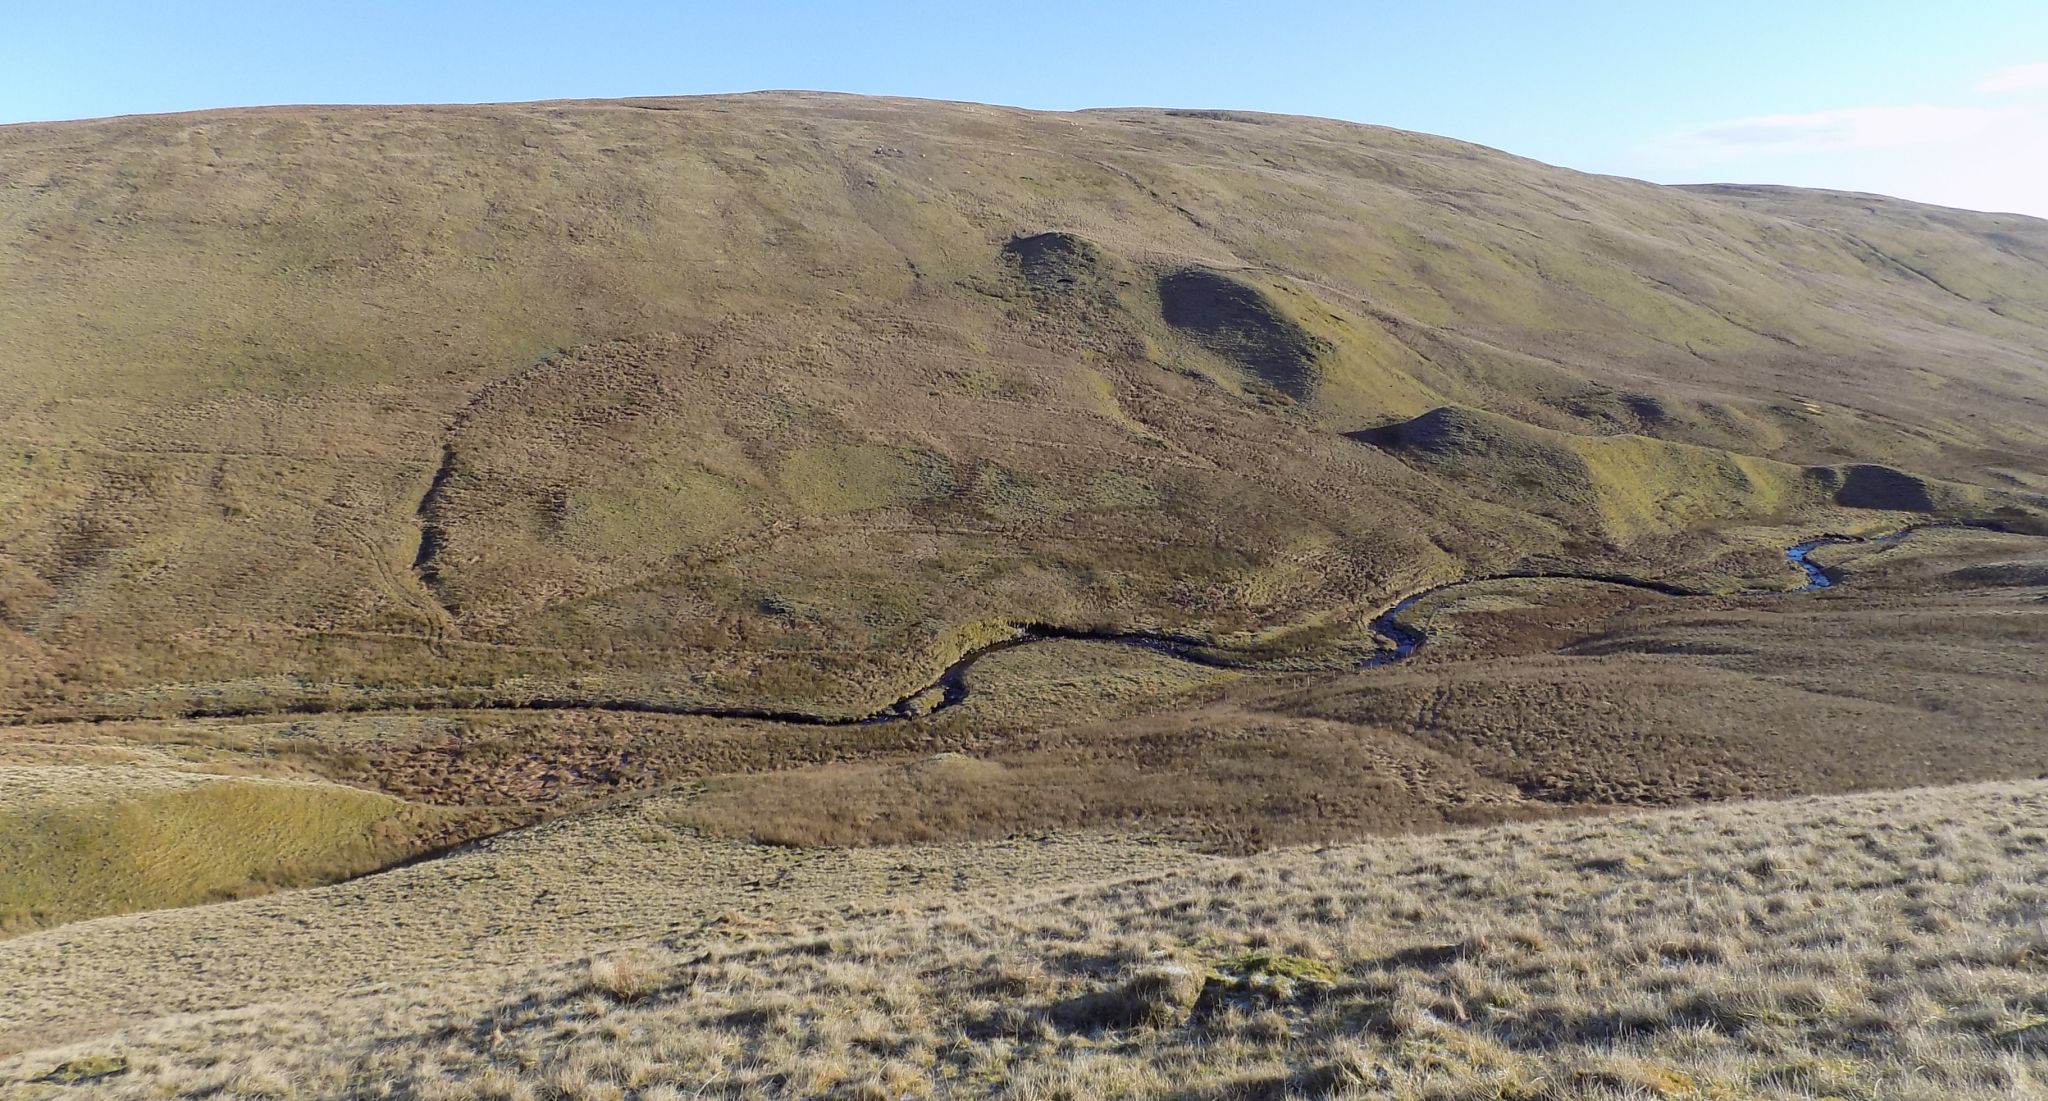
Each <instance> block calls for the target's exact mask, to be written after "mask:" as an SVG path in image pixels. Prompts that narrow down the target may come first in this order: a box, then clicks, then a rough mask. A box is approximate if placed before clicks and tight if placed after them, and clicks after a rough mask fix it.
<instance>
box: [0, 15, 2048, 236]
mask: <svg viewBox="0 0 2048 1101" xmlns="http://www.w3.org/2000/svg"><path fill="white" fill-rule="evenodd" d="M8 7H10V8H13V9H15V10H10V11H7V12H6V13H5V17H4V27H0V122H19V121H31V120H44V119H59V118H80V117H89V116H96V115H109V114H126V113H134V112H152V111H173V110H186V109H193V108H202V107H220V106H234V105H245V104H267V103H359V102H367V103H409V102H449V101H460V102H468V101H479V100H525V99H546V98H560V97H595V96H627V95H672V94H688V93H698V92H729V91H745V90H752V89H760V88H819V89H828V90H834V91H849V92H872V93H885V94H893V95H908V96H926V97H933V98H941V99H969V100H980V101H985V102H993V103H1006V104H1015V105H1018V106H1025V107H1039V108H1051V109H1067V108H1077V107H1099V106H1128V105H1139V104H1142V105H1172V106H1212V107H1236V108H1246V109H1255V110H1268V111H1282V112H1291V113H1299V114H1314V115H1328V116H1332V117H1336V118H1345V119H1352V120H1356V121H1359V122H1372V123H1380V124H1384V125H1390V126H1399V127H1403V128H1407V129H1412V130H1423V131H1428V132H1431V133H1438V134H1446V135H1449V136H1452V137H1457V138H1463V139H1466V140H1469V141H1476V142H1481V143H1484V144H1487V145H1493V146H1498V147H1500V148H1503V149H1506V150H1509V151H1510V152H1515V153H1520V154H1524V155H1527V156H1532V157H1537V158H1539V159H1542V160H1546V161H1550V162H1553V163H1557V164H1563V165H1568V166H1570V167H1573V168H1580V169H1585V170H1588V171H1597V172H1615V173H1621V174H1625V175H1632V176H1642V177H1646V178H1649V179H1655V180H1660V181H1666V182H1685V181H1700V180H1738V181H1744V182H1776V183H1793V184H1803V185H1808V186H1821V187H1838V188H1848V189H1854V190H1869V191H1880V192H1885V193H1889V194H1898V195H1904V196H1906V197H1908V198H1915V199H1922V200H1926V201H1930V202H1941V203H1948V204H1952V205H1958V206H1969V207H1976V208H1980V209H2001V210H2018V211H2023V212H2026V213H2032V214H2037V215H2041V216H2048V2H2044V0H2012V2H2005V0H1980V2H1974V3H1972V2H1967V0H1955V2H1954V3H1947V4H1940V3H1933V2H1930V0H1918V2H1891V0H1874V2H1864V3H1848V2H1839V3H1838V2H1820V0H1804V2H1802V0H1790V2H1783V0H1781V2H1779V3H1751V2H1747V0H1726V2H1721V3H1714V4H1685V5H1680V4H1675V3H1664V2H1662V0H1638V2H1634V3H1618V2H1605V0H1589V2H1582V3H1577V4H1564V3H1548V4H1546V3H1536V2H1529V3H1442V4H1430V3H1422V2H1408V3H1340V2H1314V3H1285V2H1283V0H1263V2H1257V0H1235V2H1228V3H1223V2H1212V0H1182V2H1177V3H1154V2H1132V3H1076V2H1068V0H1040V2H1037V3H1028V4H999V3H971V2H970V3H961V2H957V0H956V2H953V3H943V4H940V3H899V4H889V5H883V4H868V5H855V4H824V3H796V2H787V0H721V2H719V3H716V4H687V3H668V4H664V3H655V2H651V0H640V2H615V3H605V2H602V0H594V2H591V3H587V4H580V5H570V4H540V3H530V2H522V0H504V2H500V3H488V4H487V3H434V2H431V0H418V2H412V3H398V2H386V0H363V2H357V3H346V4H343V3H322V2H317V0H308V2H302V3H279V2H276V0H265V2H261V3H257V2H248V0H218V2H212V3H194V2H185V3H180V2H176V0H158V2H155V3H140V2H128V3H114V2H107V0H71V2H59V3H30V2H28V0H21V2H20V3H19V4H11V5H8Z"/></svg>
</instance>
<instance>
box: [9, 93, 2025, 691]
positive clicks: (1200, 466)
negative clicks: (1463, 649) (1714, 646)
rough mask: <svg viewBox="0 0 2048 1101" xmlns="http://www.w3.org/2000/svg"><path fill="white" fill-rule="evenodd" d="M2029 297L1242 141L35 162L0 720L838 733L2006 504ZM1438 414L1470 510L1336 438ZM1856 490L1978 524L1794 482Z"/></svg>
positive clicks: (1504, 163) (933, 140) (833, 122)
mask: <svg viewBox="0 0 2048 1101" xmlns="http://www.w3.org/2000/svg"><path fill="white" fill-rule="evenodd" d="M2044 260H2048V229H2044V227H2043V224H2042V223H2040V222H2038V221H2034V220H2030V219H2026V218H2019V217H2011V216H1994V215H1976V214H1967V213H1963V212H1956V211H1941V210H1935V209H1932V208H1926V207H1919V206H1914V205H1912V204H1905V203H1896V202H1889V201H1871V202H1861V201H1858V200H1851V199H1848V198H1844V197H1839V196H1826V195H1818V194H1813V193H1804V192H1768V191H1739V192H1727V191H1711V190H1687V189H1672V188H1660V187H1655V186H1651V185H1648V184H1642V183H1638V182H1633V181H1627V180H1618V179H1611V178H1604V177H1593V176H1585V175H1580V174H1577V173H1572V172H1567V171H1563V170H1560V169H1555V168H1551V167H1547V166H1544V165H1540V164H1536V163H1534V162H1530V161H1526V160H1521V159H1518V158H1515V157H1512V156H1509V155H1506V154H1503V153H1500V152H1496V151H1493V150H1488V149H1482V148H1479V147H1475V146H1470V145H1465V144H1461V143H1458V142H1455V141H1450V140H1446V139H1442V138H1433V137H1427V136H1423V135H1417V134H1408V133H1402V132H1398V131H1392V130H1385V129H1379V128H1374V127H1368V126H1357V125H1350V124H1344V123H1337V122H1331V121H1325V120H1315V119H1302V118H1284V117H1277V116H1266V115H1249V114H1237V113H1231V112H1184V111H1180V112H1177V111H1152V110H1113V111H1096V112H1083V113H1077V114H1042V113H1031V112H1024V111H1015V110H1007V109H1000V108H993V107H982V106H976V105H969V104H941V103H920V102H913V101H903V100H877V99H861V98H855V97H841V96H821V95H802V94H772V95H756V96H740V97H718V98H704V99H665V100H642V101H632V102H618V103H608V102H587V103H546V104H529V105H502V106H471V107H416V108H386V107H378V108H279V109H265V110H249V111H227V112H214V113H207V114H197V115H179V116H163V117H148V118H124V119H111V120H101V121H92V122H78V123H63V124H50V125H30V126H14V127H7V128H0V440H4V441H6V442H5V444H4V446H0V657H4V659H5V660H4V661H0V707H4V708H6V709H7V710H10V711H14V712H26V713H33V714H38V715H44V714H80V713H89V714H96V715H99V714H104V715H155V714H166V713H175V712H179V711H189V710H192V709H197V708H211V709H223V708H226V709H245V710H254V711H264V710H275V709H278V708H282V707H287V706H292V707H301V708H303V707H316V708H317V707H323V706H330V705H333V704H337V703H351V702H353V703H364V702H375V701H379V700H384V701H392V702H402V703H419V704H425V705H435V704H440V703H447V702H451V701H455V700H459V699H465V698H466V699H477V698H481V697H484V696H495V697H499V698H513V699H518V698H531V697H534V696H563V695H574V694H583V695H593V694H611V695H617V696H626V697H632V698H639V699H658V700H667V701H671V702H676V701H681V702H716V703H734V702H743V703H760V704H773V705H778V706H792V707H804V708H810V709H814V710H820V711H831V712H835V713H841V714H847V713H859V712H860V711H863V710H865V709H867V708H870V707H873V706H875V705H877V704H879V703H882V702H885V701H887V700H889V699H891V698H893V697H894V696H895V695H897V694H899V693H901V692H903V691H907V690H909V689H910V688H912V687H914V686H915V685H916V684H918V683H919V682H920V681H921V680H922V678H924V677H928V676H929V675H930V672H931V671H932V669H933V668H934V667H935V666H936V665H938V664H939V663H941V662H943V661H944V660H946V659H948V658H950V657H952V656H954V655H956V654H957V653H958V652H959V650H960V649H961V648H962V647H963V646H964V645H967V644H969V643H970V642H971V641H972V640H975V639H981V638H986V637H990V636H991V634H992V633H993V632H999V631H1000V629H1001V627H1002V625H1004V624H1008V623H1015V622H1020V621H1041V622H1056V623H1066V624H1074V625H1096V624H1115V625H1151V626H1171V627H1175V628H1178V629H1182V630H1186V631H1190V632H1195V633H1204V634H1211V635H1215V636H1218V637H1219V638H1227V637H1234V636H1246V637H1249V636H1251V635H1256V634H1257V633H1259V632H1262V631H1270V630H1273V629H1277V628H1282V627H1286V626H1289V625H1299V624H1303V623H1307V622H1311V621H1314V620H1316V619H1317V618H1318V617H1324V616H1327V615H1329V614H1331V612H1332V609H1338V610H1342V609H1346V608H1353V607H1369V606H1373V605H1376V604H1382V603H1384V602H1385V600H1386V599H1387V598H1389V597H1391V596H1393V595H1395V594H1396V593H1398V592H1400V591H1402V590H1403V588H1404V587H1406V586H1410V585H1412V584H1414V583H1415V582H1417V581H1428V580H1438V579H1442V578H1444V577H1446V576H1449V575H1454V574H1456V573H1459V572H1464V571H1483V570H1498V569H1502V568H1508V567H1511V566H1513V565H1514V564H1515V563H1516V562H1518V561H1520V560H1522V559H1523V558H1525V557H1527V556H1530V555H1542V556H1550V557H1558V556H1564V557H1570V558H1574V559H1576V560H1579V561H1580V562H1581V564H1583V565H1590V564H1592V563H1593V562H1594V561H1595V560H1597V561H1598V564H1599V565H1600V566H1601V567H1602V568H1613V569H1624V568H1628V569H1645V570H1647V569H1652V568H1665V567H1668V566H1672V565H1682V564H1683V563H1684V562H1686V561H1689V560H1692V559H1696V558H1699V557H1701V556H1707V555H1713V554H1718V553H1720V552H1721V551H1723V550H1726V549H1727V546H1726V544H1727V543H1728V542H1729V541H1730V540H1731V539H1734V538H1735V537H1732V536H1728V535H1725V534H1724V533H1721V532H1718V531H1717V530H1716V528H1717V526H1718V525H1722V524H1724V523H1727V522H1729V521H1731V520H1741V519H1756V518H1757V517H1758V516H1759V514H1771V516H1772V518H1773V519H1775V520H1781V521H1783V522H1785V523H1787V524H1791V523H1795V522H1798V521H1801V520H1807V521H1810V522H1813V523H1820V522H1822V517H1821V516H1820V515H1819V514H1818V512H1817V511H1816V510H1825V509H1834V508H1838V507H1853V508H1861V509H1866V510H1880V511H1885V512H1890V511H1893V510H1895V509H1898V508H1901V507H1903V508H1906V509H1909V510H1910V509H1917V510H1919V511H1920V514H1923V515H1924V514H1927V513H1930V512H1932V513H1952V512H1961V513H1968V514H1971V515H1978V516H1982V515H1991V514H1997V513H1999V512H2000V510H2005V511H2006V512H2008V513H2011V514H2012V515H2014V516H2016V517H2018V518H2020V519H2025V518H2027V517H2030V516H2034V515H2036V514H2038V512H2039V510H2040V500H2041V495H2042V494H2043V492H2044V491H2048V458H2044V456H2048V429H2044V427H2043V425H2044V423H2048V418H2044V415H2043V406H2042V402H2043V400H2044V399H2043V397H2042V394H2043V375H2042V371H2043V368H2042V363H2043V358H2044V357H2043V351H2044V348H2048V338H2044V330H2043V326H2044V324H2048V322H2044V317H2048V275H2044V272H2048V267H2044ZM1446 408H1449V409H1454V410H1469V411H1471V414H1470V415H1472V416H1474V417H1492V418H1495V420H1492V421H1487V422H1485V423H1489V424H1498V425H1500V426H1502V429H1501V431H1499V432H1495V433H1492V434H1491V435H1489V436H1488V437H1487V439H1488V441H1489V442H1490V443H1498V444H1500V445H1501V446H1500V447H1499V448H1498V449H1495V450H1491V451H1487V452H1485V453H1483V454H1474V455H1471V456H1468V460H1469V461H1468V462H1467V463H1466V465H1467V466H1469V468H1470V470H1471V471H1472V472H1473V477H1471V478H1465V477H1459V476H1452V475H1453V474H1455V473H1456V472H1452V471H1446V470H1441V469H1434V468H1432V467H1431V466H1430V465H1429V464H1427V463H1423V464H1411V463H1410V462H1409V461H1407V460H1406V457H1404V456H1402V455H1398V454H1390V453H1387V452H1384V451H1382V450H1381V449H1379V448H1375V447H1371V446H1363V445H1361V444H1360V443H1358V442H1357V441H1356V440H1354V439H1351V438H1347V436H1346V435H1345V434H1346V433H1357V432H1360V431H1366V430H1373V429H1378V428H1383V427H1385V426H1387V425H1393V424H1400V423H1413V422H1414V419H1415V418H1418V417H1424V416H1432V415H1435V414H1432V412H1431V411H1432V410H1443V409H1446ZM1546 433H1548V434H1546ZM1530 440H1540V441H1542V443H1541V445H1540V446H1536V445H1529V446H1524V444H1527V443H1528V441H1530ZM1516 441H1521V442H1520V443H1518V442H1516ZM1666 445H1668V446H1666ZM1552 460H1558V461H1559V462H1562V464H1563V465H1561V466H1560V465H1557V463H1553V462H1552ZM1859 466H1876V467H1883V468H1886V469H1890V470H1894V471H1898V472H1900V474H1901V476H1902V477H1905V478H1909V479H1914V480H1918V481H1921V482H1925V483H1926V484H1928V485H1933V484H1935V483H1937V482H1945V483H1958V484H1967V485H1968V486H1969V487H1970V489H1969V491H1968V493H1967V494H1962V495H1961V496H1958V495H1957V494H1955V493H1946V492H1944V493H1936V494H1932V495H1931V496H1924V497H1923V496H1919V495H1911V494H1908V495H1904V496H1900V495H1897V494H1889V493H1877V494H1866V495H1857V494H1850V495H1849V499H1846V500H1845V499H1843V498H1842V497H1841V496H1840V495H1839V494H1831V493H1828V492H1821V491H1818V488H1819V487H1817V486H1816V485H1815V484H1814V482H1813V479H1812V478H1811V477H1805V476H1802V477H1799V478H1792V477H1791V476H1790V475H1788V474H1787V473H1786V469H1785V468H1788V467H1789V468H1792V469H1797V470H1806V469H1810V468H1822V467H1844V468H1845V469H1847V468H1851V467H1859ZM1788 479H1790V481H1789V482H1788ZM1958 492H1960V491H1958ZM1780 514H1782V515H1780ZM1885 519H1886V518H1880V517H1873V518H1871V519H1870V520H1869V524H1870V525H1875V524H1878V523H1882V522H1885ZM1828 522H1835V521H1833V520H1832V519H1830V520H1829V521H1828ZM1651 536H1657V537H1660V538H1662V537H1667V536H1671V537H1675V538H1667V539H1665V541H1664V542H1663V543H1661V544H1660V545H1659V549H1658V551H1657V554H1658V556H1659V557H1657V558H1656V559H1655V560H1652V559H1651V558H1650V557H1648V556H1647V552H1644V551H1641V550H1640V548H1638V547H1637V542H1638V541H1639V540H1641V539H1643V538H1647V537H1651ZM312 670H317V672H309V671H312Z"/></svg>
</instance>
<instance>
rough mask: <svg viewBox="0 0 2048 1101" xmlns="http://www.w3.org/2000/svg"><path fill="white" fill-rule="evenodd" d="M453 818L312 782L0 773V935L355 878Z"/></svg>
mask: <svg viewBox="0 0 2048 1101" xmlns="http://www.w3.org/2000/svg"><path fill="white" fill-rule="evenodd" d="M453 817H454V816H453V815H451V814H449V813H447V812H436V811H433V810H430V809H427V808H422V807H414V806H408V805H407V804H405V803H403V802H400V801H399V800H396V799H393V798H391V797H389V796H386V795H381V794H378V793H376V792H371V791H362V790H359V789H356V788H347V787H341V786H339V785H336V784H324V783H316V782H310V781H292V780H275V779H264V778H258V777H232V776H216V775H207V774H203V773H196V772H187V771H182V770H179V769H175V768H169V767H162V766H155V767H152V766H148V765H137V764H113V763H106V762H95V763H91V764H76V765H57V766H16V765H0V934H14V933H21V932H24V931H27V930H30V929H35V928H38V927H42V926H50V925H58V924H62V923H63V922H67V921H74V920H77V919H79V918H83V917H95V916H98V915H100V914H109V913H126V912H129V911H132V910H148V909H157V908H161V907H166V906H185V905H191V904H193V903H200V902H211V901H215V900H217V899H221V898H234V897H237V896H241V895H246V894H260V893H262V892H264V891H267V890H274V889H277V888H279V887H295V886H304V885H307V884H312V883H321V882H326V881H330V880H335V879H341V878H344V877H347V876H350V875H359V874H361V873H363V872H367V871H371V870H374V869H376V868H379V867H382V866H384V865H385V864H388V863H390V862H391V861H392V860H394V859H397V858H399V857H403V856H409V855H413V854H414V853H417V852H419V851H420V850H421V849H422V848H423V847H425V845H426V844H427V843H429V842H430V841H431V840H432V839H433V838H434V837H435V836H437V835H440V834H444V833H445V832H446V831H447V829H448V828H449V827H450V826H451V825H452V824H453V823H452V819H453Z"/></svg>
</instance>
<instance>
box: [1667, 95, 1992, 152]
mask: <svg viewBox="0 0 2048 1101" xmlns="http://www.w3.org/2000/svg"><path fill="white" fill-rule="evenodd" d="M2021 114H2023V112H2020V111H2017V110H2014V109H2010V108H1994V107H1935V106H1917V107H1847V108H1843V109H1841V110H1836V111H1814V112H1811V113H1809V114H1803V115H1756V116H1753V117H1750V118H1740V119H1730V120H1728V121H1726V122H1717V123H1713V124H1711V125H1708V126H1700V127H1695V128H1693V129H1690V130H1684V131H1680V132H1679V133H1676V134H1671V135H1668V136H1666V137H1664V138H1662V139H1660V140H1657V141H1653V142H1651V143H1650V150H1651V151H1653V152H1657V153H1661V154H1666V155H1676V156H1680V157H1685V158H1688V159H1706V160H1712V159H1720V158H1724V157H1746V156H1752V155H1756V154H1760V153H1761V154H1770V153H1781V154H1782V153H1839V152H1845V151H1848V150H1852V149H1881V148H1896V147H1899V146H1912V145H1933V144H1939V143H1944V142H1955V141H1962V140H1965V139H1969V138H1973V137H1976V136H1977V135H1979V134H1982V133H1984V132H1985V131H1987V130H1990V129H1992V128H1993V127H1996V126H1998V125H1999V124H2000V123H2002V122H2009V121H2011V120H2013V119H2014V118H2015V117H2017V116H2019V115H2021Z"/></svg>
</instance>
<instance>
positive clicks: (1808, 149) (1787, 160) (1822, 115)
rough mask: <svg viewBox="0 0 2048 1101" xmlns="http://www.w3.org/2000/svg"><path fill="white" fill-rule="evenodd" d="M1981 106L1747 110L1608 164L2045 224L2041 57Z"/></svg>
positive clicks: (2007, 76)
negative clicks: (1886, 198) (2003, 214)
mask: <svg viewBox="0 0 2048 1101" xmlns="http://www.w3.org/2000/svg"><path fill="white" fill-rule="evenodd" d="M1975 88H1976V90H1977V92H1979V93H1981V94H1985V95H1990V94H1998V95H2001V96H2004V97H2005V98H2004V99H2002V100H1999V101H1991V102H1986V101H1984V100H1978V101H1977V102H1975V103H1970V102H1968V101H1964V102H1960V103H1949V104H1936V103H1922V104H1912V105H1905V106H1883V107H1878V106H1865V107H1843V108H1839V109H1836V110H1830V111H1813V112H1808V113H1805V114H1782V115H1754V116H1749V117H1746V118H1736V119H1727V120H1724V121H1721V122H1714V123H1709V124H1707V125H1704V126H1695V127H1691V128H1689V129H1686V130H1681V131H1677V132H1674V133H1668V134H1665V135H1663V136H1661V137H1657V138H1654V139H1652V140H1649V141H1645V142H1643V143H1641V144H1639V145H1637V146H1636V147H1635V148H1633V149H1631V150H1628V151H1627V152H1626V153H1625V154H1623V155H1622V157H1621V158H1620V160H1619V162H1618V163H1616V164H1613V165H1610V166H1607V167H1608V168H1609V170H1619V171H1622V172H1624V173H1626V174H1629V175H1637V176H1644V177H1647V178H1649V179H1653V180H1662V181H1665V182H1667V183H1680V182H1697V183H1704V182H1710V181H1742V182H1746V183H1783V184H1791V185H1794V186H1801V187H1823V188H1832V189H1837V190H1843V191H1874V192H1878V193H1881V194H1886V195H1897V196H1900V197H1902V198H1907V199H1917V200H1919V201H1921V202H1931V203H1940V204H1943V205H1947V206H1960V207H1966V208H1970V209H1974V210H2005V211H2017V212H2020V213H2024V214H2032V215H2035V216H2036V217H2048V97H2043V96H2040V95H2037V94H2023V95H2019V96H2013V95H2012V93H2036V92H2039V91H2043V90H2048V62H2042V63H2039V64H2028V65H2014V66H2011V67H2009V68H2005V69H2000V70H1998V71H1997V72H1994V73H1989V74H1986V75H1985V76H1984V78H1983V79H1982V80H1979V81H1978V82H1977V83H1976V85H1975Z"/></svg>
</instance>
